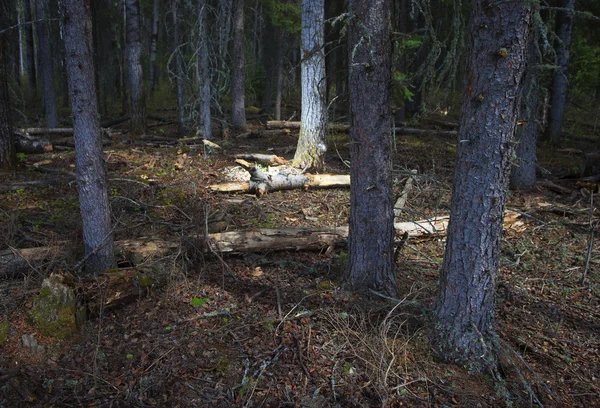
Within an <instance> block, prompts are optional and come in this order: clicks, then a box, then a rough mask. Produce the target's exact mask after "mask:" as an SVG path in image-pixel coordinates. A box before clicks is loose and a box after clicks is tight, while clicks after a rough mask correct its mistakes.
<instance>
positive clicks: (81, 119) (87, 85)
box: [61, 0, 116, 274]
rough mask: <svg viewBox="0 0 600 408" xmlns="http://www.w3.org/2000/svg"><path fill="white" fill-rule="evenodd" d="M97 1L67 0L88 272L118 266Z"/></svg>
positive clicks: (65, 23) (64, 10)
mask: <svg viewBox="0 0 600 408" xmlns="http://www.w3.org/2000/svg"><path fill="white" fill-rule="evenodd" d="M90 1H91V0H85V1H81V0H62V1H61V8H62V23H63V33H64V40H65V47H66V52H67V75H68V79H69V95H70V98H71V106H72V107H73V135H74V138H75V171H76V174H77V188H78V190H79V203H80V211H81V218H82V221H83V242H84V246H85V256H86V262H85V271H86V272H87V273H91V274H99V273H101V272H104V271H105V270H107V269H109V268H113V267H115V266H116V262H115V256H114V249H113V236H112V229H111V222H110V203H109V200H108V189H107V177H106V168H105V166H104V159H103V152H102V140H101V137H102V136H101V133H100V123H99V121H98V106H97V97H96V86H95V81H94V63H93V48H92V22H91V11H90V8H91V5H90Z"/></svg>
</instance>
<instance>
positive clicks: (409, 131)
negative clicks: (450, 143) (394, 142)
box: [394, 127, 458, 136]
mask: <svg viewBox="0 0 600 408" xmlns="http://www.w3.org/2000/svg"><path fill="white" fill-rule="evenodd" d="M394 132H396V134H402V135H438V136H456V135H457V134H458V132H457V131H456V130H437V129H415V128H407V127H395V128H394Z"/></svg>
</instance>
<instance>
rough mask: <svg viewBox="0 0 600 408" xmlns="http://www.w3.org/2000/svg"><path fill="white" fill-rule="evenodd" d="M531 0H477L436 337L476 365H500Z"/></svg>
mask: <svg viewBox="0 0 600 408" xmlns="http://www.w3.org/2000/svg"><path fill="white" fill-rule="evenodd" d="M532 14H533V13H532V10H531V6H530V5H529V3H528V2H523V1H521V0H510V1H504V2H496V3H494V6H493V7H490V6H489V2H488V1H486V0H475V1H474V2H473V11H472V15H471V23H470V27H469V31H468V32H469V37H468V40H469V53H468V61H467V71H466V76H465V84H466V88H465V94H464V99H463V105H462V115H461V119H460V126H459V129H460V130H459V136H458V148H457V153H458V154H457V161H456V169H455V173H454V184H453V192H452V204H451V213H450V224H449V226H448V237H447V241H446V251H445V254H444V262H443V265H442V269H441V273H440V290H439V294H438V297H437V299H436V302H435V306H434V312H433V320H432V323H433V324H432V327H431V331H430V342H431V346H432V349H433V352H434V353H435V355H437V356H438V357H439V358H440V359H443V360H445V361H449V362H454V363H459V364H465V365H466V366H467V368H468V369H469V370H471V371H476V372H481V371H484V370H489V369H494V368H495V365H496V349H495V348H496V340H495V339H496V334H495V332H494V326H493V322H494V287H495V283H496V276H497V269H498V260H499V255H500V236H501V232H502V221H503V215H504V213H503V211H504V204H505V201H506V193H507V189H508V178H509V171H510V160H511V154H512V151H513V148H512V146H513V145H514V140H513V135H514V131H515V126H516V119H517V112H518V109H519V97H520V94H521V87H522V79H523V73H524V71H525V65H526V50H527V44H528V37H529V31H530V27H531V20H532Z"/></svg>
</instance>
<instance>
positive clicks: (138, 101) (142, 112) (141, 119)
mask: <svg viewBox="0 0 600 408" xmlns="http://www.w3.org/2000/svg"><path fill="white" fill-rule="evenodd" d="M125 12H126V18H127V23H126V27H127V41H126V42H127V46H126V48H127V70H128V72H129V112H130V113H131V123H130V128H129V129H130V132H131V133H132V134H133V135H134V136H139V135H142V134H144V132H145V131H146V101H145V98H144V82H143V75H142V44H141V39H140V2H139V0H125Z"/></svg>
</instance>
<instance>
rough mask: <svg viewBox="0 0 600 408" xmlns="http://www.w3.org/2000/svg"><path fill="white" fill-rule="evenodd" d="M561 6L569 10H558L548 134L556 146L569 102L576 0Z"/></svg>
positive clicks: (563, 3)
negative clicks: (556, 42)
mask: <svg viewBox="0 0 600 408" xmlns="http://www.w3.org/2000/svg"><path fill="white" fill-rule="evenodd" d="M561 6H562V7H563V8H565V9H566V10H569V11H563V10H558V11H557V12H556V36H557V37H558V45H557V47H556V65H557V67H556V70H555V71H554V77H553V78H552V100H551V102H550V118H549V119H550V121H549V123H548V136H549V137H550V142H551V143H552V144H553V145H554V146H558V145H559V144H560V133H561V131H562V124H563V116H564V113H565V104H566V103H567V88H568V86H569V80H568V77H567V70H568V68H569V47H570V46H571V31H572V29H573V10H574V9H575V0H562V1H561Z"/></svg>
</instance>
